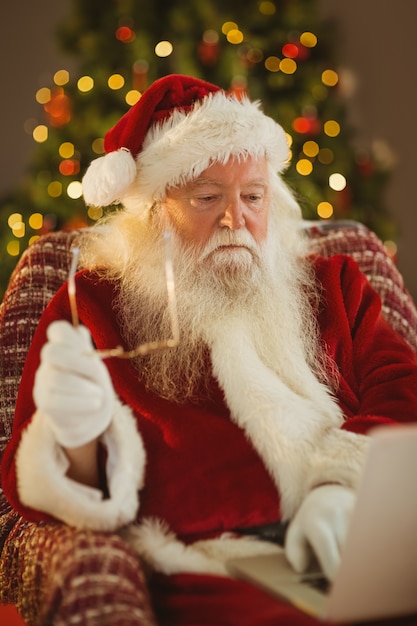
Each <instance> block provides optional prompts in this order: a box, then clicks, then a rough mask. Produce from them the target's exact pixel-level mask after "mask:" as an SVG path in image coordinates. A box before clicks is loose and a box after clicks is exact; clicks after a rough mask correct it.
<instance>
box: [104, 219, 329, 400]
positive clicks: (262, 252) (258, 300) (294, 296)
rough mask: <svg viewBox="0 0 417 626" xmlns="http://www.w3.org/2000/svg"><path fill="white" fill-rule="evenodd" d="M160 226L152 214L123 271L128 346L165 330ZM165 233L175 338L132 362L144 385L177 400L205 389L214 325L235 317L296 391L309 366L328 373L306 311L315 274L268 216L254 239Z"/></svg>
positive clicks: (122, 314)
mask: <svg viewBox="0 0 417 626" xmlns="http://www.w3.org/2000/svg"><path fill="white" fill-rule="evenodd" d="M162 232H163V226H162V224H160V223H159V219H158V218H154V219H153V222H152V225H151V227H149V225H148V227H147V228H145V229H143V232H140V231H139V232H136V246H135V257H134V258H131V259H130V266H129V269H128V270H127V271H126V270H125V271H124V275H123V277H122V285H121V291H120V296H119V298H118V300H117V303H116V306H117V310H118V315H119V320H120V327H121V328H122V329H123V335H124V337H125V339H126V341H127V343H128V345H129V347H130V348H134V347H136V346H138V345H140V344H141V343H144V342H147V341H151V340H160V339H163V338H166V337H169V336H170V323H169V315H168V311H167V297H166V284H165V275H164V262H163V258H164V257H163V248H162ZM172 238H173V242H172V243H173V257H174V258H173V263H174V273H175V283H176V297H177V302H178V317H179V323H180V335H181V338H180V346H179V347H178V348H176V349H174V350H171V351H169V350H168V351H166V352H164V353H162V354H155V355H152V356H149V357H140V358H139V359H137V360H136V362H135V364H136V367H137V368H138V370H139V372H140V374H139V375H140V378H141V379H142V380H144V382H145V383H146V385H147V386H148V387H149V388H150V389H152V390H153V391H155V392H157V393H158V394H160V395H162V396H163V397H165V398H168V399H171V400H174V401H177V402H182V401H185V400H192V399H195V396H196V394H197V393H198V391H200V392H201V391H202V388H204V389H205V391H206V390H207V383H208V382H209V380H210V377H211V368H210V363H209V359H210V355H209V350H208V343H209V342H210V340H209V337H210V333H211V329H213V328H218V326H219V324H220V325H221V324H225V325H228V324H229V323H230V320H231V319H233V318H234V317H235V316H238V318H239V320H240V323H243V324H244V326H245V328H246V332H247V333H248V337H250V339H251V342H252V343H253V345H254V348H255V350H256V352H257V354H258V355H259V358H260V359H261V360H262V362H263V363H265V365H266V366H267V367H269V368H271V369H272V370H273V371H274V372H275V373H276V374H277V375H278V376H280V378H282V380H284V381H285V383H286V384H287V385H289V387H291V388H292V389H293V390H294V391H296V392H297V393H301V394H303V393H304V392H305V375H306V369H308V371H309V372H310V375H311V370H313V371H314V372H315V373H316V374H317V375H318V376H319V377H321V378H326V376H328V374H329V368H328V362H327V361H326V355H325V354H324V353H323V351H322V350H321V347H320V344H319V340H318V335H317V329H316V325H315V323H314V321H313V320H314V315H313V314H312V311H313V309H314V306H315V305H316V296H317V292H316V285H315V282H314V275H313V273H312V270H311V267H310V264H309V262H306V261H302V262H300V259H298V258H297V259H293V258H292V257H291V256H290V254H288V253H287V251H286V250H285V248H284V247H283V246H282V245H280V239H279V237H277V233H276V230H275V229H274V227H273V224H271V228H270V234H269V236H268V238H267V240H266V241H265V243H264V244H263V245H261V246H259V245H258V244H256V242H255V241H254V240H253V238H252V236H251V235H250V234H249V233H248V232H247V231H246V230H239V231H235V232H232V231H229V230H227V229H223V230H220V231H218V232H217V233H216V234H215V235H214V236H213V237H212V238H211V240H210V241H209V242H208V243H207V245H206V246H205V247H204V249H203V250H200V249H197V248H195V247H192V246H190V245H189V244H184V243H183V242H182V241H180V239H179V237H178V236H177V235H176V233H175V232H173V233H172ZM233 245H236V246H237V247H236V249H231V248H230V247H229V248H226V247H224V246H233ZM277 246H278V247H277ZM248 337H247V338H248ZM224 348H225V349H227V337H226V345H225V346H224ZM326 368H327V371H326ZM328 380H331V378H328Z"/></svg>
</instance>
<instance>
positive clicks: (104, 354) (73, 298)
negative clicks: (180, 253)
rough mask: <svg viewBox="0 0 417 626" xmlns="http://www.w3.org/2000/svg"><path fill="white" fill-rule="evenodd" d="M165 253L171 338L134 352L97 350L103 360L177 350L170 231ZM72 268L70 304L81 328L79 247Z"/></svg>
mask: <svg viewBox="0 0 417 626" xmlns="http://www.w3.org/2000/svg"><path fill="white" fill-rule="evenodd" d="M163 241H164V253H165V284H166V291H167V309H168V314H169V320H170V327H171V337H170V338H169V339H162V340H160V341H148V342H147V343H143V344H141V345H140V346H138V347H137V348H134V349H133V350H124V349H123V347H122V346H116V347H115V348H109V349H105V350H97V351H96V352H97V354H98V355H99V356H100V357H101V358H102V359H108V358H111V357H116V358H119V359H134V358H135V357H137V356H145V355H147V354H151V353H154V352H162V351H163V350H169V349H171V348H175V347H176V346H177V345H178V343H179V324H178V312H177V301H176V295H175V281H174V269H173V263H172V250H171V245H172V244H171V235H170V233H169V231H165V232H164V235H163ZM71 252H72V260H71V267H70V270H69V274H68V282H67V290H68V299H69V304H70V311H71V319H72V324H73V326H75V327H77V326H79V323H80V322H79V316H78V307H77V292H76V286H75V274H76V272H77V265H78V258H79V253H80V250H79V248H78V247H74V248H73V249H72V251H71Z"/></svg>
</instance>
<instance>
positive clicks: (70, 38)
mask: <svg viewBox="0 0 417 626" xmlns="http://www.w3.org/2000/svg"><path fill="white" fill-rule="evenodd" d="M57 37H58V41H59V43H60V45H61V47H62V48H63V50H64V51H65V52H66V53H70V54H71V55H73V56H74V58H75V59H76V60H77V68H78V69H77V75H71V74H70V73H69V72H68V71H67V70H66V69H62V70H60V71H58V72H57V73H56V74H55V75H54V80H53V84H51V85H45V86H44V87H42V88H40V89H39V91H38V92H37V93H36V99H37V101H38V103H39V123H37V124H34V127H33V138H34V144H35V145H34V151H33V160H32V163H31V171H30V175H29V176H28V178H27V179H26V181H25V183H24V184H22V185H21V187H20V188H19V189H17V190H16V192H15V193H13V194H12V195H11V196H10V197H8V198H3V200H2V201H1V202H0V226H1V228H0V232H1V238H0V267H1V270H0V292H2V291H3V290H4V288H5V286H6V284H7V281H8V278H9V275H10V272H11V271H12V269H13V267H14V265H15V263H16V261H17V259H18V257H19V255H20V254H21V253H22V251H23V250H24V248H25V247H26V246H27V245H29V244H30V242H31V241H32V240H33V238H36V237H38V236H40V235H41V234H42V233H44V232H48V231H49V230H54V229H58V228H74V227H78V226H82V225H86V224H89V223H92V222H94V221H95V220H97V219H99V218H100V217H101V216H102V215H103V211H105V210H112V208H111V207H110V208H106V207H104V208H98V207H95V208H90V209H88V210H87V209H86V207H85V204H84V202H83V199H82V192H81V182H80V181H81V179H82V175H83V173H84V171H85V169H86V168H87V166H88V164H89V163H90V162H91V160H93V159H95V158H96V157H97V156H98V155H100V154H102V153H103V137H104V134H105V132H106V131H107V130H108V129H109V128H110V127H111V126H112V125H113V124H114V123H116V122H117V121H118V119H119V118H120V117H121V115H123V113H124V112H125V111H126V110H127V109H128V107H129V106H131V105H132V104H134V103H135V102H136V101H137V100H138V99H139V98H140V96H141V93H142V92H143V90H144V89H145V88H146V87H147V86H148V85H149V84H150V83H151V82H152V81H153V80H155V79H156V78H158V77H160V76H163V75H166V74H169V73H171V72H176V73H183V74H190V75H194V76H197V77H200V78H203V79H205V80H208V81H211V82H214V83H216V84H218V85H220V86H221V87H223V88H225V89H227V90H228V91H230V92H232V93H235V94H236V95H237V96H238V97H239V96H241V95H243V94H245V93H247V94H248V95H249V96H250V98H251V99H260V100H261V101H262V106H263V109H264V111H265V112H266V113H267V114H268V115H270V116H271V117H273V118H274V119H276V120H277V121H278V122H279V123H280V124H281V125H282V126H283V127H284V129H285V131H286V132H287V134H288V140H289V143H290V145H291V152H292V160H291V164H290V166H289V168H288V170H287V172H286V173H285V177H286V180H287V182H288V183H289V184H290V186H291V187H292V188H293V189H294V191H295V193H296V194H297V197H298V198H299V201H300V203H301V206H302V209H303V214H304V217H305V218H306V219H334V218H337V219H355V220H359V221H361V222H363V223H365V224H367V225H368V226H369V227H370V228H371V229H373V230H375V231H376V232H377V233H378V234H379V236H380V237H381V238H383V239H385V238H392V237H393V236H394V235H395V228H394V224H393V222H392V220H391V219H390V217H389V215H388V213H387V211H386V207H385V206H384V201H383V192H384V189H385V183H386V181H387V178H388V175H389V167H388V165H387V162H386V159H385V158H384V156H385V155H384V151H383V150H382V151H380V152H379V153H378V152H377V153H363V152H362V153H359V152H358V151H357V150H356V149H355V147H354V144H355V141H354V129H352V128H351V127H350V125H349V123H348V120H347V104H346V96H347V93H348V91H349V88H350V85H349V76H348V74H346V72H343V71H342V70H341V69H340V68H339V63H338V58H337V30H336V29H335V25H334V24H328V23H323V22H322V21H320V19H319V17H318V8H317V6H316V3H315V2H314V1H313V0H275V1H271V0H261V1H259V0H247V1H246V2H245V7H244V10H243V7H242V3H241V2H238V0H205V1H204V2H200V0H181V1H180V0H153V2H152V3H151V2H147V1H146V0H74V2H73V5H72V10H71V14H70V15H69V16H68V18H67V19H66V20H65V23H64V24H62V25H61V26H60V27H59V28H58V32H57Z"/></svg>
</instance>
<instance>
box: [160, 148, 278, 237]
mask: <svg viewBox="0 0 417 626" xmlns="http://www.w3.org/2000/svg"><path fill="white" fill-rule="evenodd" d="M269 202H270V187H269V178H268V167H267V163H266V160H265V159H263V158H262V159H252V158H251V157H249V158H247V159H246V160H244V161H243V160H242V161H241V162H239V161H237V159H234V158H233V157H232V158H230V159H229V161H227V163H226V164H225V165H222V164H220V163H215V164H214V165H211V166H210V167H208V168H207V169H206V170H204V172H202V174H201V175H200V176H199V177H198V178H197V179H196V180H193V181H191V182H189V183H187V184H186V185H184V186H183V187H175V188H171V189H169V190H168V192H167V195H166V199H165V202H164V207H165V211H166V213H167V215H168V217H169V219H170V221H171V223H172V225H173V226H174V228H175V230H176V231H177V234H178V235H179V237H180V238H181V239H182V240H183V241H184V242H185V243H189V244H191V245H195V246H196V247H197V248H203V247H204V246H205V244H206V243H207V242H208V241H209V240H210V238H211V237H212V236H213V235H215V234H216V233H218V232H219V231H221V230H228V231H236V232H238V231H245V230H246V231H247V232H248V233H250V235H252V237H253V239H254V240H255V242H256V243H258V244H261V243H262V242H263V241H264V239H265V237H266V234H267V228H268V211H269ZM236 247H237V246H236V245H231V246H230V248H234V249H236Z"/></svg>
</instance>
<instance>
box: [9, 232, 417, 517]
mask: <svg viewBox="0 0 417 626" xmlns="http://www.w3.org/2000/svg"><path fill="white" fill-rule="evenodd" d="M304 227H305V228H306V229H307V232H308V234H309V236H310V239H311V244H312V249H314V250H315V251H317V252H318V253H320V254H322V255H323V256H331V255H333V254H336V253H341V254H347V255H350V256H352V257H353V258H354V259H355V260H356V262H357V263H358V264H359V267H360V268H361V269H362V271H363V272H364V273H365V275H366V276H367V277H368V279H369V281H370V283H371V284H372V285H373V286H374V288H375V289H376V290H377V291H378V292H379V294H380V296H381V298H382V305H383V313H384V315H385V317H386V319H387V320H388V322H389V323H390V324H391V325H392V326H393V327H394V328H395V329H396V330H397V332H398V333H399V334H400V335H402V336H403V337H404V339H405V340H406V341H407V342H408V343H409V344H410V345H411V346H412V347H413V348H414V350H416V351H417V311H416V308H415V306H414V303H413V300H412V298H411V296H410V294H409V293H408V291H407V290H406V288H405V287H404V282H403V279H402V277H401V275H400V273H399V272H398V270H397V268H396V266H395V265H394V263H393V262H392V261H391V259H390V258H389V257H388V256H387V254H386V251H385V248H384V246H383V244H382V242H381V241H380V240H379V239H378V237H376V235H375V234H374V233H372V232H371V231H369V230H368V229H367V228H366V227H365V226H363V225H361V224H358V223H357V222H306V223H305V224H304ZM78 233H79V231H59V232H55V233H50V234H48V235H44V236H42V237H40V238H39V239H38V240H37V241H35V242H34V243H33V244H32V245H31V246H29V248H27V249H26V250H25V252H24V253H23V255H22V256H21V258H20V260H19V262H18V264H17V266H16V268H15V270H14V272H13V274H12V276H11V278H10V282H9V285H8V288H7V291H6V294H5V296H4V298H3V302H2V304H1V305H0V456H1V454H2V452H3V449H4V447H5V445H6V443H7V441H8V440H9V438H10V435H11V428H12V423H13V415H14V407H15V401H16V396H17V391H18V387H19V383H20V378H21V375H22V370H23V366H24V363H25V360H26V355H27V351H28V349H29V346H30V343H31V341H32V337H33V334H34V331H35V329H36V326H37V324H38V321H39V318H40V316H41V315H42V312H43V310H44V308H45V306H46V304H47V303H48V302H49V300H50V299H51V298H52V296H53V295H54V293H55V292H56V291H57V290H58V288H59V287H60V286H61V285H62V284H63V283H64V282H65V280H66V278H67V276H68V271H69V267H70V265H71V244H72V242H73V240H74V238H75V237H76V236H77V234H78ZM0 478H1V477H0ZM9 511H10V506H9V505H8V503H7V501H6V499H5V497H4V494H3V491H2V490H1V489H0V519H1V516H2V515H4V514H6V513H8V512H9ZM0 526H1V524H0Z"/></svg>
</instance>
